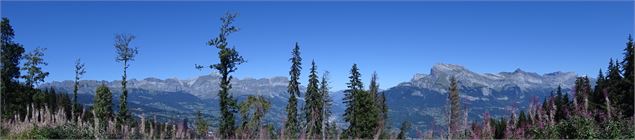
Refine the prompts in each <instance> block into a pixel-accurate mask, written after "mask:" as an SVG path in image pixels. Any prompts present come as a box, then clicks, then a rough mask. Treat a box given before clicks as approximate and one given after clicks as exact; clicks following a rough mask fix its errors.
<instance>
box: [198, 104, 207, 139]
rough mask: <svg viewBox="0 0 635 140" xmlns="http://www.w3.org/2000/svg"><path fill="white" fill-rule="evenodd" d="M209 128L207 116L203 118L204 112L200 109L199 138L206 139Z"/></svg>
mask: <svg viewBox="0 0 635 140" xmlns="http://www.w3.org/2000/svg"><path fill="white" fill-rule="evenodd" d="M207 129H208V124H207V121H205V118H203V113H201V111H200V110H199V111H197V112H196V134H197V135H198V138H203V139H205V138H206V136H207Z"/></svg>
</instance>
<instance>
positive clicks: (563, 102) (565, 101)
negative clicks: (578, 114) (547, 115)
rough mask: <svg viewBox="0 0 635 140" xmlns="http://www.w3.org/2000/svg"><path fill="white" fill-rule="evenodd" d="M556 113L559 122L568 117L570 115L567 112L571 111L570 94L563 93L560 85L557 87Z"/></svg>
mask: <svg viewBox="0 0 635 140" xmlns="http://www.w3.org/2000/svg"><path fill="white" fill-rule="evenodd" d="M555 104H556V114H555V120H556V122H559V121H560V120H562V119H566V118H567V117H568V114H567V112H569V111H570V110H569V94H563V92H562V87H561V86H558V88H557V89H556V97H555Z"/></svg>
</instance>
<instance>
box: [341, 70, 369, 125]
mask: <svg viewBox="0 0 635 140" xmlns="http://www.w3.org/2000/svg"><path fill="white" fill-rule="evenodd" d="M350 74H351V76H349V77H348V78H349V79H350V81H349V82H348V83H346V84H347V87H348V89H347V90H345V91H344V102H343V103H344V104H346V110H345V111H344V121H346V122H348V123H349V126H348V129H346V131H345V136H349V137H358V136H359V134H358V133H359V132H360V130H358V128H359V125H360V124H358V120H357V119H358V116H356V115H358V114H356V112H359V111H358V109H359V106H362V105H359V100H360V99H358V98H357V97H358V94H360V92H362V91H363V89H364V85H363V83H362V81H361V79H360V77H361V74H360V73H359V69H358V68H357V64H353V67H352V68H351V72H350Z"/></svg>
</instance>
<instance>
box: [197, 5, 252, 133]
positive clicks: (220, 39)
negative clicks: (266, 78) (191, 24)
mask: <svg viewBox="0 0 635 140" xmlns="http://www.w3.org/2000/svg"><path fill="white" fill-rule="evenodd" d="M237 16H238V14H236V13H226V14H225V16H224V17H221V19H220V20H221V21H222V24H221V28H220V32H219V33H218V36H217V37H216V38H213V39H211V40H209V41H208V42H207V44H208V45H209V46H214V47H216V48H218V49H219V51H218V59H219V61H220V62H219V63H218V64H213V65H210V66H209V68H210V69H215V70H217V71H218V73H220V74H221V79H220V80H221V81H220V91H219V93H218V96H219V98H220V103H219V104H220V113H221V119H220V120H221V123H220V127H219V131H220V137H221V138H225V139H226V138H233V137H234V131H235V129H236V126H234V122H235V118H234V113H235V112H236V108H237V104H236V100H235V99H234V98H233V96H231V94H230V93H229V90H230V89H231V88H232V86H231V79H233V77H232V76H230V75H229V74H231V73H232V72H235V71H236V70H238V67H237V66H238V65H240V64H242V63H245V59H243V57H242V56H240V54H238V51H236V48H228V47H227V46H228V43H227V37H228V36H229V35H230V34H231V33H234V32H237V31H238V27H236V26H234V25H233V22H234V19H235V18H236V17H237ZM196 68H197V69H202V68H203V66H201V65H196Z"/></svg>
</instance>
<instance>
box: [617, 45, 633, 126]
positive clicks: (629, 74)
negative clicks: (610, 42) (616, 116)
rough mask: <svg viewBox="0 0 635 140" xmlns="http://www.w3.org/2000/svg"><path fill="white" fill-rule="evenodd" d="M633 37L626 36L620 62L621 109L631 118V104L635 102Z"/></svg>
mask: <svg viewBox="0 0 635 140" xmlns="http://www.w3.org/2000/svg"><path fill="white" fill-rule="evenodd" d="M633 49H634V48H633V37H632V36H631V35H630V34H629V35H628V42H626V48H624V59H623V60H622V72H623V74H622V75H623V76H624V81H623V82H622V92H623V94H624V98H622V100H621V106H620V107H621V109H622V110H623V111H624V115H625V117H631V116H633V113H634V112H633V111H634V108H633V103H634V100H635V97H634V95H635V87H634V86H633V85H634V84H635V83H633V81H634V80H635V75H633V68H635V65H634V64H633V61H635V60H633V59H635V58H634V57H633V56H634V54H633Z"/></svg>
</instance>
